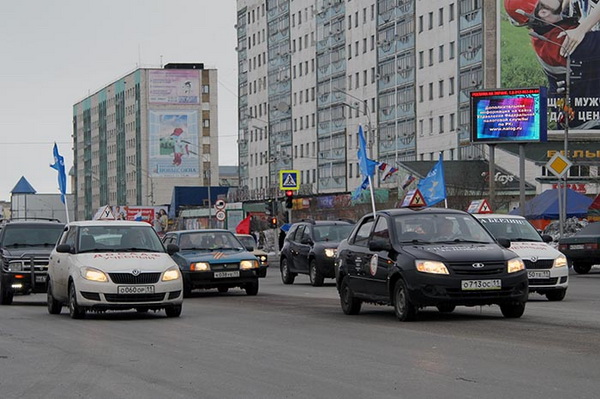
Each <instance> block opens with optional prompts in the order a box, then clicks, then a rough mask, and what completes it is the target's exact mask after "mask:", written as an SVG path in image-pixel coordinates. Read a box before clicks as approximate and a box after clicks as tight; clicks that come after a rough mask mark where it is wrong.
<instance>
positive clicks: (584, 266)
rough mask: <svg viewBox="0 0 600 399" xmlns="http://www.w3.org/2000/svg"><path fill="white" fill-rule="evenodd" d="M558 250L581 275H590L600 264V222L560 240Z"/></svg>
mask: <svg viewBox="0 0 600 399" xmlns="http://www.w3.org/2000/svg"><path fill="white" fill-rule="evenodd" d="M558 249H559V250H560V251H561V252H562V253H564V254H565V255H566V256H567V258H568V259H569V261H571V262H572V263H573V270H575V272H577V273H579V274H586V273H589V272H590V270H591V269H592V266H593V265H598V264H600V222H595V223H590V224H588V225H587V226H585V227H584V228H582V229H581V230H579V231H578V232H577V233H575V235H573V236H571V237H564V238H561V239H560V240H558Z"/></svg>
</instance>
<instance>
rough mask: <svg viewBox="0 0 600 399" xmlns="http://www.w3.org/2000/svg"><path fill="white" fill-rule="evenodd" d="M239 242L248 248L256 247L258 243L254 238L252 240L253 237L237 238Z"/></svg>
mask: <svg viewBox="0 0 600 399" xmlns="http://www.w3.org/2000/svg"><path fill="white" fill-rule="evenodd" d="M236 237H237V239H238V240H240V241H241V242H242V244H243V245H244V246H245V247H246V248H248V247H252V248H254V247H256V241H255V240H254V238H252V237H251V236H236Z"/></svg>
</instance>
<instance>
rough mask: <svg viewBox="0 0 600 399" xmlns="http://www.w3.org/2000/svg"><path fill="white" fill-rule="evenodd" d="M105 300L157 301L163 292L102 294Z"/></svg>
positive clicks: (162, 298) (161, 298)
mask: <svg viewBox="0 0 600 399" xmlns="http://www.w3.org/2000/svg"><path fill="white" fill-rule="evenodd" d="M104 297H105V298H106V301H107V302H159V301H162V300H164V299H165V294H164V293H160V294H104Z"/></svg>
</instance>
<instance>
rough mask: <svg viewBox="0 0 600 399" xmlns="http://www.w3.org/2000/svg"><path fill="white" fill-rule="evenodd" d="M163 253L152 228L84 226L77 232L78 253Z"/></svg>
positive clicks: (158, 239)
mask: <svg viewBox="0 0 600 399" xmlns="http://www.w3.org/2000/svg"><path fill="white" fill-rule="evenodd" d="M106 251H111V252H164V247H163V245H162V243H161V242H160V238H159V237H158V235H157V234H156V232H155V231H154V229H152V226H150V225H148V226H147V227H146V226H125V225H118V226H117V225H113V226H86V227H82V228H81V229H80V231H79V251H78V252H106Z"/></svg>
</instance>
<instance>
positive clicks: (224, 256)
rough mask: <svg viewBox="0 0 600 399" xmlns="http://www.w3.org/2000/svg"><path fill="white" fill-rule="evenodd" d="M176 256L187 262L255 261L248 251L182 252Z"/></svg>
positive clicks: (254, 257)
mask: <svg viewBox="0 0 600 399" xmlns="http://www.w3.org/2000/svg"><path fill="white" fill-rule="evenodd" d="M177 256H179V257H181V258H183V259H185V260H186V261H188V262H218V263H227V262H239V261H241V260H246V259H251V260H256V256H254V255H253V254H252V253H251V252H248V251H245V250H244V251H241V250H240V251H231V250H224V251H210V252H208V251H183V252H181V251H180V252H178V253H177Z"/></svg>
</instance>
